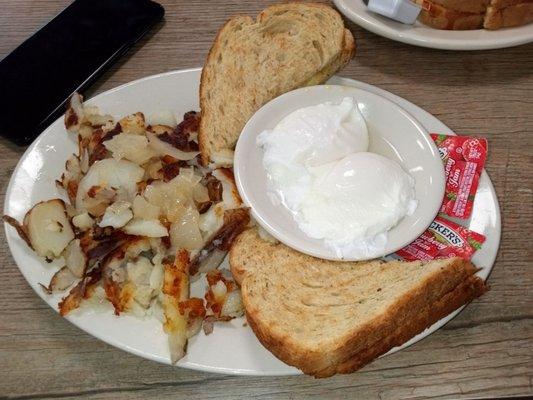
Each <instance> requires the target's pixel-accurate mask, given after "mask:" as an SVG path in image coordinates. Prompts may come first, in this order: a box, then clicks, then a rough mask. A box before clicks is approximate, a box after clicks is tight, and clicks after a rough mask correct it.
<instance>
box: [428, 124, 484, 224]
mask: <svg viewBox="0 0 533 400" xmlns="http://www.w3.org/2000/svg"><path fill="white" fill-rule="evenodd" d="M431 138H432V139H433V141H434V142H435V144H436V145H437V148H438V149H439V153H440V156H441V158H442V161H443V163H444V171H445V173H446V191H445V194H444V200H443V202H442V206H441V209H440V212H441V213H444V214H446V215H449V216H451V217H457V218H463V219H466V218H469V217H470V215H471V214H472V206H473V204H474V197H475V195H476V191H477V186H478V183H479V176H480V175H481V171H482V170H483V166H484V165H485V160H486V159H487V140H486V139H484V138H478V137H473V136H448V135H441V134H435V133H432V134H431Z"/></svg>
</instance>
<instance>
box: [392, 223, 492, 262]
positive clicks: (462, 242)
mask: <svg viewBox="0 0 533 400" xmlns="http://www.w3.org/2000/svg"><path fill="white" fill-rule="evenodd" d="M484 241H485V236H483V235H482V234H480V233H476V232H473V231H471V230H469V229H467V228H465V227H464V226H461V225H459V224H456V223H455V222H453V221H450V220H448V219H445V218H443V217H441V216H440V215H438V216H437V217H436V218H435V220H434V221H433V222H432V223H431V225H430V226H429V228H428V229H427V230H426V231H425V232H424V233H423V234H422V235H421V236H419V237H418V239H416V240H415V241H414V242H413V243H411V244H409V245H407V246H405V247H404V248H403V249H400V250H398V251H397V252H396V255H398V256H400V257H402V258H403V259H404V260H407V261H415V260H434V259H438V258H449V257H461V258H464V259H465V260H470V259H471V258H472V256H473V255H474V253H475V252H476V250H479V249H480V248H481V246H482V244H483V242H484Z"/></svg>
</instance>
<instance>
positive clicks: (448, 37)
mask: <svg viewBox="0 0 533 400" xmlns="http://www.w3.org/2000/svg"><path fill="white" fill-rule="evenodd" d="M333 1H334V3H335V5H336V6H337V8H338V9H339V11H340V12H341V13H343V14H344V15H345V16H346V17H347V18H348V19H350V20H352V21H353V22H355V23H356V24H357V25H360V26H362V27H363V28H365V29H366V30H369V31H370V32H374V33H375V34H377V35H380V36H384V37H386V38H389V39H392V40H396V41H398V42H403V43H407V44H412V45H415V46H421V47H430V48H433V49H444V50H488V49H500V48H503V47H512V46H518V45H520V44H524V43H529V42H532V41H533V24H529V25H524V26H518V27H516V28H505V29H498V30H496V31H489V30H486V29H476V30H470V31H446V30H442V29H433V28H430V27H428V26H426V25H424V24H422V23H420V22H418V21H417V22H416V23H415V24H414V25H406V24H402V23H400V22H396V21H393V20H391V19H389V18H386V17H384V16H381V15H379V14H375V13H373V12H370V11H368V9H367V7H366V5H365V3H363V0H333Z"/></svg>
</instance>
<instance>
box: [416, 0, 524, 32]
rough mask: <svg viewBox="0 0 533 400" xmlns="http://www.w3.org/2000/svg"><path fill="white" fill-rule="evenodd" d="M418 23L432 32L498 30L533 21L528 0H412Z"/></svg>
mask: <svg viewBox="0 0 533 400" xmlns="http://www.w3.org/2000/svg"><path fill="white" fill-rule="evenodd" d="M416 3H418V4H420V5H421V6H422V11H421V13H420V16H419V20H420V22H422V23H423V24H426V25H428V26H431V27H432V28H436V29H447V30H471V29H481V28H485V29H491V30H495V29H500V28H506V27H513V26H520V25H526V24H528V23H530V22H533V3H532V2H531V1H529V0H430V1H428V0H416Z"/></svg>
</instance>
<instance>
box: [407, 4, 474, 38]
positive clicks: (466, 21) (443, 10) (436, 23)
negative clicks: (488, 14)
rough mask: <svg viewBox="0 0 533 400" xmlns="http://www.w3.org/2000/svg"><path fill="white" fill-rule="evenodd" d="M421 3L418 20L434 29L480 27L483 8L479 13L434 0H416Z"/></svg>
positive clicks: (457, 29) (470, 28) (469, 28)
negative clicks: (449, 6)
mask: <svg viewBox="0 0 533 400" xmlns="http://www.w3.org/2000/svg"><path fill="white" fill-rule="evenodd" d="M416 2H417V3H418V4H421V5H422V11H421V12H420V15H419V16H418V20H419V21H420V22H422V23H423V24H425V25H428V26H430V27H432V28H435V29H444V30H456V31H459V30H472V29H481V28H482V27H483V20H484V18H485V10H483V11H482V12H480V13H474V12H465V11H458V10H455V9H452V8H447V7H444V6H442V5H441V4H437V2H436V1H428V0H416Z"/></svg>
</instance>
